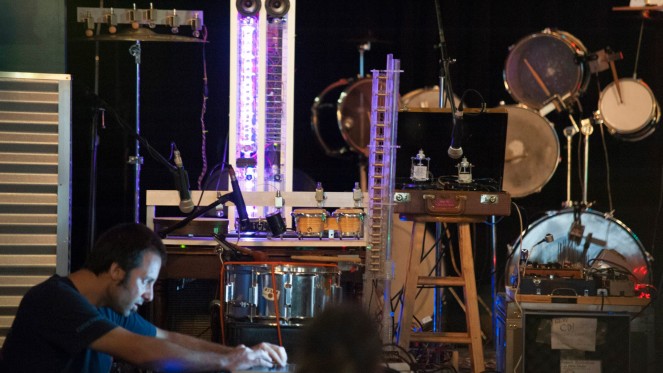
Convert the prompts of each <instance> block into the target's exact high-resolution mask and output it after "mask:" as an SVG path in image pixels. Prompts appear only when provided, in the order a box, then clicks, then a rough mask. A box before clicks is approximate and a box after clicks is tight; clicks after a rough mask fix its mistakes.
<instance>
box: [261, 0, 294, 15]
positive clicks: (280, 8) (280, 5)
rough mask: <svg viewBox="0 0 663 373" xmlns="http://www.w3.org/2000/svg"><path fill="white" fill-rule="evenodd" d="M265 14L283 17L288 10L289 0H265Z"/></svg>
mask: <svg viewBox="0 0 663 373" xmlns="http://www.w3.org/2000/svg"><path fill="white" fill-rule="evenodd" d="M265 9H266V10H267V14H269V15H270V16H272V17H283V16H285V15H286V14H287V13H288V10H290V1H289V0H267V2H266V3H265Z"/></svg>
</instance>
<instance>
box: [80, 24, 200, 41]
mask: <svg viewBox="0 0 663 373" xmlns="http://www.w3.org/2000/svg"><path fill="white" fill-rule="evenodd" d="M79 40H84V41H145V42H152V41H158V42H178V43H181V42H184V43H206V41H205V40H203V39H198V38H194V37H191V36H182V35H176V34H159V33H156V32H154V31H152V30H150V29H148V28H145V27H139V28H138V29H137V30H134V29H132V28H129V29H126V30H123V31H121V32H118V33H115V34H103V35H95V36H92V37H86V38H83V39H79Z"/></svg>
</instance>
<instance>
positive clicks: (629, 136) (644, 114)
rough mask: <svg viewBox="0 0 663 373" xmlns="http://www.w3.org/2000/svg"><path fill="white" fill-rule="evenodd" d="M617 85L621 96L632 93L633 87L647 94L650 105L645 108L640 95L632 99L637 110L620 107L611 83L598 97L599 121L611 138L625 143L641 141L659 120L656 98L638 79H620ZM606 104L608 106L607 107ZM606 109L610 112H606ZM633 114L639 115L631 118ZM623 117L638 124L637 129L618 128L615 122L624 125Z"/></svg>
mask: <svg viewBox="0 0 663 373" xmlns="http://www.w3.org/2000/svg"><path fill="white" fill-rule="evenodd" d="M619 83H620V91H621V93H622V95H626V94H627V92H633V91H632V89H634V88H633V87H637V89H642V91H641V92H639V93H642V92H644V93H646V94H647V96H648V98H649V102H650V103H651V105H650V106H649V107H647V101H646V100H643V99H642V97H641V96H642V95H638V97H632V99H633V101H631V102H635V106H637V110H635V108H634V107H633V105H629V106H623V104H622V105H620V103H618V102H617V101H618V97H617V94H618V92H617V88H616V83H615V82H614V81H613V82H611V83H610V84H608V85H606V86H605V88H604V89H603V90H602V91H601V94H600V96H599V105H598V106H599V113H600V116H601V119H602V120H603V123H604V124H605V125H606V127H608V130H609V132H610V134H612V135H613V136H615V137H617V138H619V139H622V140H626V141H638V140H642V139H644V138H645V137H647V136H649V135H651V134H652V133H653V132H654V130H656V125H657V124H658V122H659V121H660V119H661V110H660V107H659V104H658V101H657V100H656V96H654V92H653V91H652V90H651V88H649V86H648V85H647V84H645V83H644V82H643V81H642V80H640V79H634V78H621V79H619ZM624 83H625V84H624ZM627 87H631V88H627ZM636 93H637V92H636ZM627 98H629V97H627ZM608 104H609V105H610V106H607V105H608ZM608 108H609V109H610V110H606V109H608ZM635 113H639V114H640V116H639V117H638V118H633V114H635ZM625 115H626V116H627V117H628V118H629V119H628V120H634V122H635V123H638V127H633V128H628V129H627V128H620V127H618V126H617V124H618V123H617V122H619V124H622V123H624V116H625ZM619 116H621V118H617V117H619ZM610 117H611V118H610ZM636 120H637V121H636Z"/></svg>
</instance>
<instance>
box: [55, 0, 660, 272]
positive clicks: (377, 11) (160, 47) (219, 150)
mask: <svg viewBox="0 0 663 373" xmlns="http://www.w3.org/2000/svg"><path fill="white" fill-rule="evenodd" d="M440 3H441V10H442V14H443V21H444V32H445V36H446V41H447V46H448V52H449V54H450V56H451V57H453V58H455V59H456V60H457V62H456V63H455V64H453V65H452V67H451V79H452V83H453V88H454V91H455V92H456V93H462V92H463V91H465V90H467V89H475V90H477V91H478V92H480V93H481V95H482V96H483V97H484V99H485V101H486V103H487V105H488V106H489V107H494V106H497V105H499V103H500V102H501V101H504V102H505V103H507V104H512V103H514V101H513V100H512V99H511V97H510V96H509V94H508V93H507V92H506V90H505V88H504V83H503V78H502V70H503V68H504V61H505V59H506V57H507V56H508V51H509V49H508V48H509V46H510V45H513V44H515V43H517V42H518V41H519V40H521V38H523V37H526V36H528V35H531V34H534V33H538V32H540V31H541V30H543V29H544V28H547V27H552V28H557V29H560V30H564V31H567V32H569V33H571V34H572V35H574V36H575V37H577V38H578V39H579V40H581V41H582V42H583V43H584V45H585V46H586V47H587V49H588V51H590V52H593V51H597V50H600V49H603V48H605V47H607V46H610V47H612V49H613V50H617V51H622V52H623V55H624V59H623V60H622V61H618V62H617V68H618V71H619V73H620V75H621V76H632V74H633V71H634V67H635V56H636V46H637V41H638V34H639V30H640V25H641V20H642V17H641V14H640V13H639V12H616V11H613V10H612V7H613V6H616V5H627V4H628V2H625V1H605V0H591V1H563V0H551V1H546V2H541V1H526V0H515V1H513V0H511V1H505V0H501V1H461V0H453V1H452V0H442V1H440ZM231 4H234V1H228V0H226V1H220V0H219V1H209V0H207V1H202V0H188V1H181V0H180V1H174V0H164V1H159V2H156V3H155V7H157V8H159V9H168V8H181V9H201V10H203V11H204V16H205V24H206V26H207V28H208V31H209V36H208V39H209V41H210V42H209V43H208V44H207V45H205V46H204V47H203V44H202V43H142V47H143V54H142V63H141V82H140V88H141V98H140V100H141V112H140V117H141V132H142V134H143V136H144V137H145V138H146V139H147V140H148V141H149V142H150V143H151V144H152V145H153V146H154V147H155V149H157V150H158V151H159V152H160V153H162V154H163V155H165V156H166V157H167V156H168V154H169V143H170V142H171V141H176V143H177V146H178V147H179V148H180V150H181V151H182V155H183V158H184V162H185V165H186V167H187V169H188V171H189V174H190V179H191V184H192V188H194V189H197V179H198V175H199V174H200V172H201V170H202V168H203V166H202V165H203V157H202V155H201V125H200V111H201V101H202V86H203V85H202V75H203V70H202V67H203V55H202V52H203V48H204V49H205V52H206V59H205V61H206V62H207V73H208V75H209V97H210V98H209V101H208V107H207V114H206V117H205V122H206V125H207V129H208V130H209V133H208V134H207V152H206V157H207V161H208V170H209V169H210V168H211V167H212V166H213V165H215V164H216V163H218V162H219V161H220V160H222V159H223V154H224V146H225V143H224V142H225V138H226V135H227V130H228V120H227V118H228V91H229V90H228V83H227V82H228V80H227V79H228V70H229V62H228V59H229V52H228V49H229V35H228V33H229V31H228V30H229V7H230V5H231ZM98 5H99V3H98V2H96V1H83V0H69V1H68V4H67V9H68V19H69V21H68V40H69V42H68V53H67V56H68V73H71V74H72V76H73V81H74V87H75V89H74V123H73V152H74V165H73V167H74V184H73V188H74V194H73V196H74V200H73V207H74V215H73V232H72V233H73V242H74V252H73V256H72V259H73V266H74V269H75V268H76V266H77V265H79V264H80V262H81V261H82V258H83V257H84V253H85V251H86V245H87V241H86V240H87V238H86V234H87V233H86V232H87V220H88V206H89V198H88V189H89V182H88V181H89V175H90V169H91V168H90V128H91V127H92V124H91V123H92V115H91V113H92V110H93V107H94V105H95V103H96V102H97V100H95V99H94V98H93V97H92V95H90V92H91V91H92V89H93V86H94V74H93V73H94V51H95V43H93V42H90V41H81V39H82V35H83V27H82V25H81V24H78V23H76V22H75V19H76V17H75V12H76V7H80V6H90V7H93V6H98ZM130 5H131V2H129V1H106V2H105V6H107V7H108V6H114V7H125V8H126V7H130ZM138 6H139V7H145V6H147V4H138ZM296 11H297V14H296V20H297V21H296V29H297V30H296V35H297V36H296V42H295V43H296V59H295V64H296V72H295V103H294V108H295V124H294V125H295V145H294V147H295V154H294V157H295V168H297V169H298V170H301V171H302V172H303V173H305V174H306V175H308V176H309V177H310V178H311V179H312V180H315V181H321V182H322V183H323V185H324V186H325V188H326V189H327V190H335V191H347V190H350V189H351V188H352V186H353V185H354V182H355V181H358V180H359V176H358V173H357V162H356V159H355V160H340V159H334V158H330V157H328V156H326V155H325V154H324V152H323V151H322V149H321V147H320V146H319V144H318V143H317V142H316V141H315V139H314V136H313V133H312V131H311V128H310V108H311V104H312V102H313V99H314V98H315V97H316V95H318V94H319V93H320V92H321V91H322V90H323V89H324V88H325V87H327V86H328V85H329V84H331V83H332V82H334V81H336V80H338V79H340V78H351V77H354V76H356V75H357V73H358V71H359V53H358V51H357V46H358V45H359V44H360V42H361V41H364V40H371V41H373V42H372V44H371V50H369V51H367V52H366V53H365V66H366V70H367V72H368V71H370V70H371V69H383V68H384V67H385V60H386V54H387V53H393V54H394V56H395V58H399V59H400V60H401V66H402V69H403V70H404V72H403V74H402V75H401V92H402V93H406V92H409V91H412V90H414V89H418V88H423V87H427V86H432V85H435V84H436V82H437V80H438V70H439V63H438V59H439V51H438V50H437V49H436V48H435V47H434V46H435V45H436V43H437V42H438V29H437V22H436V18H435V6H434V1H433V0H426V1H424V0H414V1H404V0H401V1H396V0H363V1H357V0H336V1H313V0H299V1H298V2H297V4H296ZM662 34H663V15H659V14H654V15H653V17H651V18H649V19H646V21H645V22H644V37H643V41H642V51H641V54H640V60H639V61H640V62H639V66H638V71H637V73H638V77H639V78H641V79H643V80H644V81H645V82H646V83H647V84H648V85H649V86H650V87H651V89H652V91H653V92H654V95H655V96H656V97H658V98H659V100H660V99H661V98H662V97H663V74H661V73H660V68H659V67H658V66H659V65H660V61H661V60H662V58H661V57H662V56H661V53H663V49H661V48H660V42H657V41H659V40H663V39H662V38H661V37H662ZM99 45H100V56H101V60H100V74H99V83H100V90H99V96H100V97H101V98H102V99H103V100H104V101H106V102H107V104H108V106H109V107H110V110H112V111H115V112H117V113H118V114H119V116H120V117H122V118H124V120H125V121H126V122H127V123H129V124H130V125H132V124H133V123H134V121H135V110H134V107H135V98H136V96H135V70H136V66H135V63H134V59H133V57H131V56H130V55H129V53H128V49H129V47H130V46H131V43H130V42H102V43H100V44H99ZM610 79H611V77H610V74H609V72H607V71H606V72H602V73H599V75H598V76H592V78H591V82H590V84H589V86H588V89H587V92H586V93H585V94H584V95H583V96H582V97H581V102H582V104H583V108H584V112H583V113H582V115H583V117H584V118H586V117H589V116H591V113H592V112H593V111H594V110H596V106H597V102H598V94H599V88H597V85H598V84H600V85H601V86H605V85H606V84H608V83H609V82H610ZM548 119H549V120H550V121H552V122H553V123H554V124H555V128H556V130H557V131H558V133H560V137H559V138H560V143H561V145H562V148H561V154H562V155H564V154H565V149H564V143H565V141H564V138H563V137H562V136H561V131H562V129H563V128H564V127H566V126H567V125H569V121H568V118H566V117H565V116H564V115H559V114H557V113H552V114H550V115H549V116H548ZM106 124H107V129H104V130H101V132H100V143H99V157H98V165H99V171H98V180H99V182H98V183H99V184H98V196H97V206H98V207H97V214H96V215H97V216H96V218H97V230H99V231H102V230H104V229H105V228H107V227H108V226H110V225H112V224H115V223H117V222H120V221H127V220H132V216H133V215H132V214H133V213H132V211H133V210H132V196H133V192H132V186H133V172H132V168H130V167H127V166H126V165H125V161H126V159H127V156H128V155H129V154H131V152H132V146H133V143H132V141H131V140H129V139H128V138H127V136H126V135H125V134H124V133H123V132H122V131H121V130H120V129H119V126H118V125H117V123H115V121H114V120H113V119H110V118H109V116H108V115H107V117H106ZM659 126H660V125H659ZM657 127H658V126H657ZM605 142H606V147H607V152H606V154H607V155H608V156H609V168H608V167H607V166H606V159H605V156H604V152H603V149H602V143H601V135H600V133H599V131H598V130H597V131H595V133H594V135H592V137H591V140H590V149H591V159H590V171H589V188H588V190H589V198H588V199H589V200H590V201H592V202H594V209H596V210H599V211H604V212H605V211H608V210H609V199H608V183H607V171H609V173H610V186H611V188H612V201H613V208H614V210H615V217H616V218H618V219H620V220H621V221H623V223H624V224H625V225H626V226H628V227H629V228H630V229H632V231H633V232H634V234H635V235H637V236H638V237H639V238H640V240H641V241H642V243H643V245H644V246H645V247H646V248H647V250H649V251H650V252H651V253H652V255H653V256H654V257H655V258H658V259H659V260H660V257H661V254H662V249H661V248H660V247H661V245H662V244H663V241H662V238H661V236H662V233H661V232H660V225H661V220H660V219H657V216H658V214H659V213H660V203H661V168H662V162H661V160H662V159H663V157H662V154H661V144H662V142H663V131H662V130H660V129H659V130H657V131H656V132H655V133H654V134H653V135H651V136H649V137H647V138H646V139H644V140H641V141H637V142H627V141H623V140H620V139H617V138H615V137H612V136H610V135H608V134H606V138H605ZM443 146H445V147H446V146H448V145H447V144H443ZM142 154H143V156H144V157H145V164H144V166H143V170H142V175H141V188H142V189H143V190H147V189H172V188H173V182H172V180H171V178H170V176H169V175H168V173H167V172H166V171H165V169H164V168H163V167H162V166H161V165H159V164H158V163H156V162H155V161H154V160H153V159H152V158H150V157H149V155H148V154H147V152H146V151H145V149H144V148H143V150H142ZM576 156H577V154H574V157H576ZM574 168H575V169H574V173H573V174H574V179H573V184H574V187H573V199H574V200H579V199H581V188H580V183H579V182H578V176H577V160H574ZM565 171H566V170H565V165H564V163H561V164H560V165H559V167H558V168H557V171H556V172H555V174H554V175H553V177H552V179H551V180H550V181H549V182H548V184H546V186H545V187H544V188H543V190H542V192H541V193H538V194H534V195H530V196H528V197H525V198H521V199H518V200H516V202H517V203H518V204H519V205H520V206H521V208H522V210H523V212H524V217H525V224H529V223H532V222H533V221H535V220H536V219H537V218H538V217H540V216H541V214H542V213H543V212H544V211H548V210H556V209H559V208H560V205H561V203H562V202H563V201H564V200H565V198H566V189H565V185H566V177H565V176H566V175H565ZM143 201H144V199H143ZM141 215H142V216H144V211H141ZM143 219H144V217H143ZM518 232H519V226H518V223H517V217H516V216H515V214H514V215H513V216H511V217H510V218H506V219H503V220H502V221H501V222H500V224H499V225H498V241H499V247H498V250H499V253H500V255H499V257H498V267H500V266H502V265H503V263H500V262H499V260H500V259H501V260H502V261H503V260H504V254H503V252H504V251H505V246H506V243H508V242H511V241H513V240H514V239H515V238H516V237H517V235H518ZM655 241H656V242H655ZM489 256H490V254H489V252H484V251H483V250H482V251H481V252H479V253H478V254H477V260H484V261H488V260H489ZM484 264H485V263H484ZM479 268H489V266H486V265H481V266H480V267H479ZM486 271H488V272H484V273H483V274H481V276H482V277H481V278H482V280H483V281H484V282H485V281H488V279H489V278H490V276H489V275H490V273H489V270H488V269H486ZM655 273H656V277H655V278H656V279H657V280H656V282H658V279H659V278H660V277H661V276H660V270H657V269H656V268H655Z"/></svg>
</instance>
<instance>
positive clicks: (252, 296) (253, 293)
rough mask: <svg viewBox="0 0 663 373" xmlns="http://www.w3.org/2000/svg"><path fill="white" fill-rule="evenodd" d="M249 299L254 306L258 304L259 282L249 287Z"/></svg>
mask: <svg viewBox="0 0 663 373" xmlns="http://www.w3.org/2000/svg"><path fill="white" fill-rule="evenodd" d="M249 301H250V302H251V305H252V306H254V307H255V306H257V305H258V284H257V283H253V285H252V286H251V288H250V289H249Z"/></svg>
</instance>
